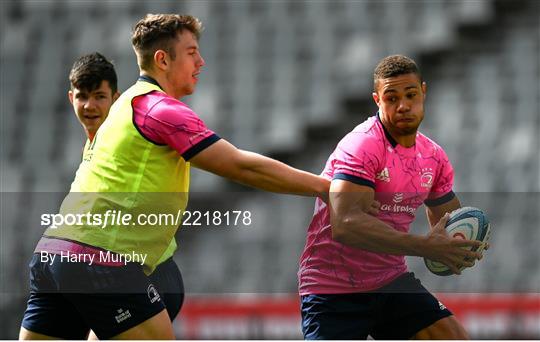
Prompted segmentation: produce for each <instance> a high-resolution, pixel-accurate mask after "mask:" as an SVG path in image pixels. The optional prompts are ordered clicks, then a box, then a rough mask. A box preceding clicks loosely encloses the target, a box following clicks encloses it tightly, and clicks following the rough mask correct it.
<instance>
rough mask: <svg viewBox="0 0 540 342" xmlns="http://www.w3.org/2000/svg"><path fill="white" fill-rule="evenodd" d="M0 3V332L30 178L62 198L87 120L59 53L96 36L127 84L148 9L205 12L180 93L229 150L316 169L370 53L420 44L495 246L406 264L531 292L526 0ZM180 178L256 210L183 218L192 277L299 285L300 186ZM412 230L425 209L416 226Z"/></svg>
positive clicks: (533, 165)
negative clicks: (235, 223)
mask: <svg viewBox="0 0 540 342" xmlns="http://www.w3.org/2000/svg"><path fill="white" fill-rule="evenodd" d="M0 6H1V7H0V20H1V32H0V43H1V50H0V60H1V73H0V89H1V94H0V96H1V97H0V104H1V120H2V121H1V122H2V124H1V127H0V133H1V137H2V141H1V146H0V147H1V151H2V154H1V157H0V165H1V168H2V170H1V171H2V172H1V182H2V223H1V225H2V227H1V229H2V239H1V240H2V241H1V242H0V243H1V245H2V249H1V255H2V259H1V261H0V262H1V271H2V279H3V280H2V281H5V280H4V279H10V284H14V285H12V286H11V288H12V289H13V292H12V293H11V292H10V293H11V294H10V295H6V294H5V293H4V292H3V293H2V296H1V300H0V305H1V307H2V310H4V309H5V310H7V311H8V310H11V311H13V312H16V314H15V315H11V316H10V317H5V318H4V319H3V322H2V325H5V327H4V326H2V327H0V331H2V332H4V333H5V334H9V335H3V334H2V333H0V338H13V337H14V336H15V335H14V334H16V332H14V330H13V326H16V325H17V324H18V321H19V320H20V313H21V311H20V310H21V305H24V304H21V303H24V301H25V297H26V295H27V292H26V287H25V286H26V285H25V284H27V276H26V273H25V272H22V271H21V270H24V269H25V265H26V263H27V261H28V259H29V256H30V253H31V251H32V249H33V247H34V246H35V243H36V241H37V239H38V238H39V236H40V235H41V233H42V231H43V228H44V227H41V226H40V225H39V221H38V219H37V217H39V213H40V212H42V210H43V207H44V204H45V203H46V202H47V199H46V197H47V196H45V195H43V194H41V195H40V194H39V193H40V192H42V193H43V192H49V193H54V195H52V196H53V198H54V199H55V200H54V201H51V202H53V203H54V204H55V203H56V201H59V200H60V199H61V198H62V195H63V194H64V193H65V192H66V191H68V189H69V184H70V182H71V181H72V179H73V174H74V171H75V170H76V167H77V165H78V163H79V161H80V152H81V148H82V146H83V143H84V142H83V134H82V131H81V129H80V127H79V124H78V123H77V122H76V120H75V118H74V116H73V114H72V108H71V107H70V106H69V103H68V99H67V96H66V93H67V90H68V87H69V82H68V80H67V74H68V72H69V69H70V67H71V63H72V61H73V60H74V59H75V58H76V57H77V56H79V55H81V54H84V53H89V52H93V51H100V52H102V53H103V54H105V55H106V56H108V57H109V58H110V59H112V60H113V61H114V63H115V65H116V68H117V72H118V74H119V81H120V82H119V83H120V88H121V90H125V89H126V88H127V87H128V86H129V85H130V84H132V83H133V82H134V80H135V79H136V77H137V66H136V61H135V57H134V54H133V51H132V49H131V46H130V30H131V27H132V26H133V24H134V23H135V22H136V20H137V19H138V18H140V17H142V16H143V15H144V14H145V13H147V12H153V13H156V12H186V13H191V14H193V15H196V16H199V17H200V18H201V19H202V20H203V22H204V25H205V27H206V28H205V31H204V33H203V35H202V38H201V41H200V45H201V51H202V55H203V57H204V58H205V60H206V66H205V67H204V69H203V73H202V74H201V80H200V84H199V87H198V90H197V92H196V93H195V94H194V95H192V96H190V97H189V98H188V99H186V102H188V103H189V104H190V105H191V106H192V107H193V108H194V109H195V111H196V112H197V113H198V114H199V115H200V116H201V117H202V118H203V119H204V120H205V121H206V122H207V124H208V125H209V126H210V127H211V128H213V129H214V130H215V131H216V132H217V133H218V134H219V135H220V136H222V137H224V138H226V139H227V140H229V141H231V142H233V143H234V144H236V145H237V146H239V147H240V148H243V149H249V150H254V151H257V152H261V153H264V154H267V155H275V156H279V157H283V159H284V160H286V161H288V162H290V163H291V164H292V165H294V166H296V167H300V168H304V169H308V170H310V171H312V172H320V170H322V168H323V166H324V161H325V159H326V157H327V156H328V153H329V152H328V151H331V150H332V148H333V147H334V146H335V145H336V143H337V142H338V140H339V139H340V137H341V136H343V135H344V134H345V133H346V132H347V131H349V130H351V129H352V128H353V127H354V126H355V125H356V124H358V123H360V122H361V121H363V119H364V118H365V117H366V116H368V115H371V114H373V112H372V111H373V108H374V107H373V105H371V104H370V105H364V104H368V103H370V101H371V100H370V96H371V86H372V75H371V73H372V70H373V68H374V66H375V64H376V63H377V61H378V60H379V59H380V58H382V57H383V56H385V55H388V54H394V53H402V54H407V55H410V56H411V57H413V58H415V59H417V61H418V62H419V64H420V67H421V69H422V71H423V73H424V78H425V79H426V81H427V82H428V97H427V102H426V118H425V121H424V124H423V131H424V132H425V133H426V134H427V135H428V136H431V137H433V138H434V139H435V140H436V141H437V142H439V143H440V145H442V146H443V147H444V148H445V150H446V151H447V153H448V155H449V157H450V159H451V160H452V161H453V164H454V167H455V171H456V177H455V179H456V188H455V190H456V191H458V192H460V193H462V195H463V197H464V198H466V199H470V202H466V203H467V204H471V205H475V206H479V207H482V208H484V209H485V210H486V211H487V213H488V214H489V215H490V216H491V217H492V221H493V222H494V232H493V236H492V239H493V240H492V245H493V252H489V253H488V254H487V257H486V260H485V261H482V262H481V264H480V265H479V266H477V270H478V272H476V271H475V272H468V273H467V274H465V275H464V276H463V277H462V278H452V281H448V279H446V278H438V277H435V276H433V275H430V274H429V273H428V272H427V270H426V269H425V267H424V266H423V264H422V261H421V260H418V259H415V258H411V260H410V264H411V268H412V269H413V270H414V271H415V272H416V273H417V275H418V276H420V277H421V278H422V279H423V280H425V281H426V284H427V285H428V286H429V287H430V288H432V289H437V290H439V291H448V292H453V291H461V292H467V291H473V292H474V291H484V290H486V291H491V290H492V291H503V292H504V291H513V290H519V291H525V292H526V291H533V290H535V291H537V292H538V291H539V288H538V286H539V285H538V284H539V281H540V266H539V262H538V260H539V258H540V255H539V252H538V246H537V244H535V242H538V241H540V236H539V233H538V219H539V217H538V207H537V206H538V203H539V198H538V193H539V191H540V175H539V174H540V169H539V168H540V156H539V154H538V148H539V147H540V143H539V139H540V138H539V136H540V119H539V118H540V116H539V115H540V114H539V113H540V112H539V108H540V90H539V80H540V65H539V60H540V39H539V36H538V32H539V23H538V18H539V15H538V14H539V12H538V2H536V1H535V0H520V1H513V2H506V1H500V0H499V1H494V0H491V1H468V0H459V1H453V0H437V1H431V0H420V1H414V2H406V1H354V0H351V1H345V0H336V1H313V2H310V1H290V2H289V1H194V0H191V1H182V2H172V1H170V2H167V1H158V2H143V1H138V0H130V1H106V2H90V1H60V0H58V1H52V0H51V1H49V0H47V1H30V0H27V1H1V2H0ZM347 103H359V104H360V105H357V106H353V108H350V106H347V105H346V104H347ZM310 132H311V133H310ZM318 137H323V138H318ZM238 189H241V191H242V192H237V191H238ZM192 190H193V191H194V192H195V194H194V195H193V196H192V202H191V205H190V208H200V209H201V210H205V209H208V210H216V208H215V207H210V206H208V200H207V198H208V197H212V198H213V199H214V201H211V203H218V202H219V203H229V202H230V201H232V202H233V203H234V204H235V207H236V208H238V210H250V211H252V212H253V213H254V214H255V215H256V220H254V223H253V226H250V227H245V228H234V229H227V228H223V230H221V231H219V228H216V229H199V230H197V229H196V228H193V227H191V228H184V229H182V231H181V232H180V233H179V240H180V243H179V246H180V250H179V252H178V253H177V255H176V260H177V262H178V263H179V264H180V265H181V269H182V270H183V272H184V275H185V277H184V278H185V282H186V289H187V290H188V291H190V290H192V289H197V291H199V292H203V293H220V292H235V291H238V292H258V291H261V292H294V291H295V289H296V272H297V260H298V257H299V255H300V253H301V251H302V247H303V243H304V238H305V232H306V229H307V224H308V222H309V220H310V218H311V213H312V210H313V201H312V200H307V199H302V198H299V197H286V196H273V195H267V194H261V193H259V192H251V191H246V190H245V189H244V188H239V187H236V186H234V185H231V183H229V182H225V181H222V180H220V179H218V178H217V177H215V176H213V175H209V174H207V173H204V172H200V171H197V170H194V171H193V179H192ZM227 191H228V192H227ZM235 191H236V192H235ZM527 193H530V194H527ZM231 198H234V200H232V199H231ZM220 201H222V202H220ZM474 201H476V202H474ZM49 204H50V203H49ZM21 206H24V208H26V209H25V210H24V213H26V214H21V209H20V208H21ZM17 209H18V210H17ZM222 209H223V210H232V209H233V208H227V207H223V208H222ZM51 210H53V211H54V209H51ZM419 216H423V214H422V213H419ZM423 227H425V220H423V219H422V218H420V219H419V221H418V222H417V223H416V224H415V226H414V228H413V229H414V231H415V232H418V233H420V232H423V231H425V228H423ZM22 236H24V238H21V237H22ZM498 248H500V249H499V250H498ZM503 249H504V250H503ZM501 250H502V252H501ZM509 250H511V251H512V252H507V251H509ZM475 270H476V269H475ZM2 289H4V285H3V284H2ZM2 291H4V290H2ZM17 310H18V311H17Z"/></svg>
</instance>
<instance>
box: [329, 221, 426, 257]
mask: <svg viewBox="0 0 540 342" xmlns="http://www.w3.org/2000/svg"><path fill="white" fill-rule="evenodd" d="M332 237H333V238H334V240H336V241H338V242H340V243H343V244H345V245H348V246H351V247H355V248H361V249H364V250H368V251H371V252H376V253H385V254H393V255H411V256H421V255H422V254H423V253H422V246H423V245H424V240H425V237H422V236H418V235H413V234H408V233H403V232H400V231H397V230H395V229H393V228H392V227H390V226H388V225H387V224H385V223H384V222H382V221H381V220H379V219H377V218H375V217H373V216H371V215H368V214H366V213H363V212H362V213H358V214H354V215H350V216H347V217H342V218H337V219H333V220H332Z"/></svg>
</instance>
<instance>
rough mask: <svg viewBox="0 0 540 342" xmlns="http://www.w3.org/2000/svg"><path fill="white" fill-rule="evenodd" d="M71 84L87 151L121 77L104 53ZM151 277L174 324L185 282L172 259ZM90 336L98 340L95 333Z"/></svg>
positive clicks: (86, 59) (76, 69) (81, 65)
mask: <svg viewBox="0 0 540 342" xmlns="http://www.w3.org/2000/svg"><path fill="white" fill-rule="evenodd" d="M69 82H70V85H71V86H70V90H69V91H68V97H69V101H70V102H71V104H72V105H73V110H74V112H75V116H76V117H77V119H78V120H79V122H80V123H81V125H82V127H83V129H84V132H85V134H86V137H87V138H88V139H87V141H86V144H85V147H84V150H86V149H88V148H89V146H90V143H91V142H92V140H93V138H94V136H95V134H96V132H97V130H98V128H99V126H101V124H102V123H103V121H104V120H105V119H106V118H107V115H109V109H110V108H111V106H112V104H113V103H114V101H116V99H117V98H118V97H119V96H120V94H119V92H118V78H117V75H116V71H115V69H114V65H113V64H112V63H111V62H110V61H108V60H107V58H106V57H105V56H103V55H102V54H100V53H98V52H94V53H91V54H87V55H84V56H81V57H79V58H77V60H75V62H74V63H73V66H72V68H71V71H70V73H69ZM84 150H83V154H84ZM169 248H171V249H172V250H176V240H174V239H173V240H171V244H170V247H169ZM149 278H150V282H151V283H152V284H154V285H155V286H156V289H157V291H158V292H159V294H160V295H161V297H162V298H163V301H164V302H165V307H166V308H167V313H168V314H169V318H170V319H171V322H172V321H174V319H175V318H176V316H177V315H178V312H179V311H180V308H181V307H182V303H183V301H184V283H183V280H182V274H181V273H180V269H179V268H178V265H177V264H176V262H175V261H174V259H173V258H172V256H171V257H170V258H168V259H166V260H163V261H160V262H158V265H157V266H156V269H155V270H154V272H152V273H151V274H150V275H149ZM89 337H90V339H95V338H97V337H96V336H95V334H94V333H93V332H91V333H90V336H89Z"/></svg>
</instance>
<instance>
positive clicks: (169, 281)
mask: <svg viewBox="0 0 540 342" xmlns="http://www.w3.org/2000/svg"><path fill="white" fill-rule="evenodd" d="M148 277H149V278H150V282H151V283H152V284H154V285H155V286H156V288H157V290H158V292H159V294H160V295H161V298H163V301H164V302H165V307H166V308H167V312H168V313H169V317H170V318H171V322H172V321H174V319H175V318H176V316H178V313H179V312H180V309H181V308H182V304H183V303H184V281H183V279H182V273H180V269H179V268H178V265H176V263H175V262H174V260H173V258H169V259H167V261H165V262H163V263H161V264H159V265H158V266H157V267H156V269H155V270H154V272H153V273H152V274H150V275H149V276H148Z"/></svg>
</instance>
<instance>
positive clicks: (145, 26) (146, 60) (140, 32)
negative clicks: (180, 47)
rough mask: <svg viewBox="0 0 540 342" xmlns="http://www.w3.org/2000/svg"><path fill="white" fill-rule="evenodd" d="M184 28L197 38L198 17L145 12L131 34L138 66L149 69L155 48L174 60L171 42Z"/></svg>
mask: <svg viewBox="0 0 540 342" xmlns="http://www.w3.org/2000/svg"><path fill="white" fill-rule="evenodd" d="M184 30H187V31H189V32H191V33H193V34H194V35H195V37H196V38H197V40H198V39H199V37H200V35H201V32H202V30H203V26H202V23H201V21H200V20H199V19H198V18H196V17H194V16H191V15H180V14H147V15H146V16H145V17H144V18H143V19H141V20H139V22H138V23H137V24H135V26H134V27H133V31H132V35H131V44H132V45H133V49H134V50H135V53H136V54H137V60H138V62H139V67H140V68H141V69H142V70H150V69H151V67H152V61H153V59H154V53H155V52H156V51H157V50H163V51H166V52H167V53H168V54H170V55H171V58H172V59H173V60H174V59H175V58H176V55H175V53H174V49H173V42H174V40H176V39H177V38H178V34H181V33H182V32H183V31H184Z"/></svg>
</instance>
